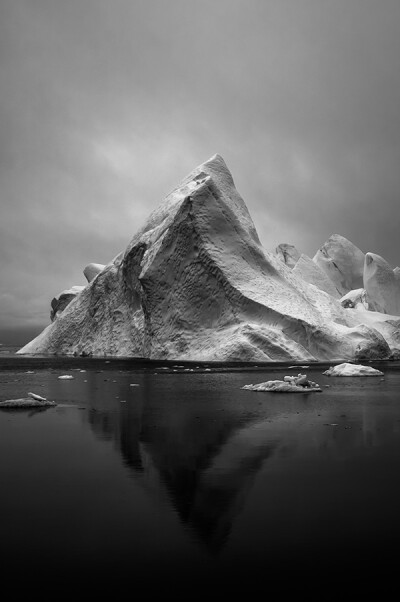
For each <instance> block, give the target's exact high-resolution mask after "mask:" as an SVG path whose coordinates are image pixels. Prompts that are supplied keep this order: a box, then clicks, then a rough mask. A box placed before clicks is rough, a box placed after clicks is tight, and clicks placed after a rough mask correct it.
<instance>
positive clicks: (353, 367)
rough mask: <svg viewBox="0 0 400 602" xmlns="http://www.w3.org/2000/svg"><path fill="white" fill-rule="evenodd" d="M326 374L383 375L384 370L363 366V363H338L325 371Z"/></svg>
mask: <svg viewBox="0 0 400 602" xmlns="http://www.w3.org/2000/svg"><path fill="white" fill-rule="evenodd" d="M323 374H325V375H326V376H382V375H383V372H381V371H380V370H376V369H375V368H371V366H362V365H361V364H350V363H347V362H345V363H344V364H338V365H337V366H331V367H330V368H329V369H328V370H325V372H323Z"/></svg>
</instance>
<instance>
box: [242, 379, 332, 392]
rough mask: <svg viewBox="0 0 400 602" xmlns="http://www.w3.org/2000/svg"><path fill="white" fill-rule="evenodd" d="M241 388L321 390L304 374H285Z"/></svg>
mask: <svg viewBox="0 0 400 602" xmlns="http://www.w3.org/2000/svg"><path fill="white" fill-rule="evenodd" d="M242 389H248V390H250V391H268V392H269V391H274V392H277V393H311V392H312V391H322V389H321V388H320V386H319V385H318V384H317V383H315V382H314V381H312V380H308V379H307V375H306V374H298V375H297V376H285V377H284V379H283V380H267V381H266V382H264V383H258V384H257V385H244V387H242Z"/></svg>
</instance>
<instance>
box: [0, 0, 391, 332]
mask: <svg viewBox="0 0 400 602" xmlns="http://www.w3.org/2000/svg"><path fill="white" fill-rule="evenodd" d="M214 153H219V154H221V155H222V156H223V158H224V159H225V161H226V163H227V165H228V167H229V169H230V170H231V172H232V175H233V178H234V180H235V184H236V187H237V189H238V191H239V192H240V194H241V195H242V197H243V198H244V200H245V202H246V204H247V206H248V208H249V211H250V213H251V215H252V217H253V220H254V222H255V224H256V228H257V230H258V233H259V236H260V239H261V241H262V243H263V245H264V247H265V248H266V249H267V250H269V251H270V250H274V248H275V247H276V245H277V244H279V243H281V242H289V243H292V244H295V245H296V246H297V247H298V249H299V250H300V251H302V252H304V253H307V254H308V255H310V256H313V255H314V253H315V252H316V251H317V249H318V248H319V247H320V246H321V245H322V244H323V243H324V241H325V240H326V239H327V238H328V237H329V236H330V235H331V234H332V233H338V234H342V235H343V236H346V237H347V238H349V239H350V240H352V241H353V242H354V243H355V244H356V245H357V246H358V247H360V248H361V249H362V250H363V251H364V252H366V251H373V252H375V253H378V254H379V255H382V256H383V257H385V258H386V259H387V261H389V263H391V264H392V266H393V267H395V266H396V265H399V264H400V237H399V222H400V219H399V216H400V211H399V201H400V1H399V0H210V1H209V0H112V1H111V0H0V175H1V186H0V203H1V220H0V229H1V232H0V246H1V247H0V249H1V264H0V265H1V268H0V269H1V273H0V276H1V280H0V282H1V289H0V329H1V328H4V327H11V328H14V327H18V326H24V327H27V326H35V327H41V326H44V325H46V324H47V323H49V311H50V301H51V298H52V297H53V296H54V295H56V294H57V293H59V292H60V291H61V290H63V289H65V288H69V287H70V286H72V285H77V284H85V282H86V281H85V279H84V276H83V273H82V270H83V268H84V267H85V265H87V264H88V263H90V262H96V263H108V261H110V260H111V259H112V258H113V257H114V256H115V255H116V254H117V253H119V252H120V251H122V250H123V249H124V248H125V247H126V246H127V244H128V242H129V240H130V239H131V237H132V236H133V234H134V233H135V232H136V230H137V229H138V227H139V226H140V225H142V223H143V222H144V220H145V219H146V217H147V215H148V214H149V213H150V211H151V210H152V209H153V208H155V207H156V206H157V205H158V204H159V203H160V202H161V200H162V199H163V197H164V196H165V195H166V194H167V193H168V192H169V191H170V190H171V189H172V188H173V187H174V186H175V185H176V184H177V183H179V181H180V180H181V179H182V178H183V177H184V176H185V175H186V174H187V173H188V172H189V171H191V170H192V169H193V168H194V167H196V166H197V165H198V164H200V163H202V162H203V161H205V160H207V159H208V158H209V157H210V156H212V155H213V154H214Z"/></svg>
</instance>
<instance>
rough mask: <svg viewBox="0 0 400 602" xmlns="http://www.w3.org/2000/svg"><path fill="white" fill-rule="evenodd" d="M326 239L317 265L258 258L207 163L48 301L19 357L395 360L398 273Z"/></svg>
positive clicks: (241, 206) (224, 180) (295, 258)
mask: <svg viewBox="0 0 400 602" xmlns="http://www.w3.org/2000/svg"><path fill="white" fill-rule="evenodd" d="M331 238H332V240H330V241H328V242H327V243H325V245H324V247H322V248H321V250H320V251H319V252H318V253H317V255H316V257H314V259H310V258H308V257H307V256H304V255H302V254H300V253H299V252H297V251H296V250H295V249H294V247H293V246H292V245H287V244H284V245H280V247H279V251H278V252H277V253H276V254H274V253H269V252H267V251H265V250H264V249H263V247H262V245H261V243H260V240H259V238H258V235H257V231H256V228H255V226H254V224H253V221H252V219H251V217H250V214H249V212H248V210H247V207H246V205H245V203H244V201H243V199H242V198H241V196H240V195H239V193H238V192H237V190H236V188H235V185H234V182H233V178H232V175H231V174H230V172H229V170H228V168H227V166H226V164H225V162H224V160H223V159H222V157H220V156H219V155H215V156H213V157H212V158H211V159H209V160H208V161H206V162H205V163H203V164H202V165H200V166H199V167H197V168H196V169H195V170H194V171H192V172H191V173H190V174H189V175H188V176H187V177H186V178H185V179H184V180H183V181H182V182H181V184H179V186H178V187H177V188H175V189H174V190H173V191H172V192H171V193H170V194H169V195H168V196H167V197H166V198H165V199H164V201H163V202H162V203H161V204H160V206H159V207H158V208H157V209H156V210H155V211H153V213H152V214H151V215H150V217H149V218H148V220H147V222H146V223H145V225H144V226H143V227H142V228H141V229H140V230H139V231H138V232H137V233H136V234H135V235H134V237H133V238H132V240H131V242H130V244H129V245H128V247H127V249H126V250H125V251H124V252H123V253H121V254H120V255H118V256H117V257H115V259H113V260H112V261H111V262H110V263H108V264H107V265H105V266H102V265H101V264H89V265H88V266H86V268H85V269H84V273H85V276H86V278H87V280H88V282H87V284H86V286H84V287H73V288H72V290H71V289H66V291H64V292H63V296H62V297H60V296H58V297H56V298H55V300H53V307H52V319H53V321H52V323H51V324H50V325H49V326H47V328H45V329H44V330H43V332H42V333H41V334H39V336H37V337H36V338H35V339H34V340H33V341H31V342H30V343H28V344H27V345H25V346H24V347H23V348H22V349H20V350H19V352H18V353H21V354H58V355H82V356H120V357H122V356H123V357H137V358H149V359H157V360H158V359H165V360H187V361H219V362H225V361H229V362H236V361H237V362H262V361H266V362H267V361H292V360H298V361H304V360H306V361H324V360H329V361H331V360H350V361H351V360H352V361H354V360H356V361H357V360H365V359H369V360H375V359H389V358H393V357H398V356H399V353H400V318H399V316H398V315H390V314H389V313H385V308H386V307H388V308H389V309H391V310H392V309H397V307H400V306H399V304H398V302H397V300H396V299H393V298H392V297H393V295H395V294H398V288H399V283H400V280H399V278H398V275H397V272H396V271H394V273H393V274H394V275H393V278H392V276H391V275H390V274H389V273H388V272H387V270H388V269H389V268H388V266H387V264H386V262H384V260H383V262H384V263H382V262H381V261H380V259H381V258H379V256H376V255H371V254H367V255H366V256H364V254H363V253H362V252H361V251H360V250H359V249H357V247H355V246H354V245H353V244H352V243H350V241H347V240H346V239H344V238H343V237H339V236H337V235H334V236H333V237H331ZM288 258H289V259H288ZM371 258H372V259H371ZM378 258H379V259H378ZM297 262H300V263H299V266H298V269H296V264H297ZM363 262H364V263H365V262H366V267H364V265H363ZM372 264H373V265H372ZM375 265H376V266H377V268H376V269H375V267H374V266H375ZM382 266H383V267H382ZM364 274H365V275H366V281H367V287H366V290H364V288H362V287H363V286H364V285H363V275H364ZM382 274H383V275H382ZM360 287H361V288H360ZM396 287H397V288H396ZM352 288H354V290H355V293H354V294H351V295H350V297H349V296H348V293H349V292H350V291H351V290H352ZM362 292H363V294H361V293H362ZM67 293H68V294H67ZM343 295H344V296H346V295H347V299H346V300H345V301H344V302H343V303H342V301H341V297H342V296H343ZM368 295H370V296H371V299H370V301H371V307H369V306H368ZM349 298H350V300H349ZM357 300H358V301H359V302H357ZM371 308H372V309H377V310H378V311H371Z"/></svg>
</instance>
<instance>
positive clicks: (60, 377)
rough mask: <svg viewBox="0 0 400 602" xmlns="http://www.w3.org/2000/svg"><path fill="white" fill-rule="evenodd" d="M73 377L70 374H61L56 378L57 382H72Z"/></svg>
mask: <svg viewBox="0 0 400 602" xmlns="http://www.w3.org/2000/svg"><path fill="white" fill-rule="evenodd" d="M73 378H74V377H73V376H71V374H62V375H61V376H59V377H58V380H72V379H73Z"/></svg>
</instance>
